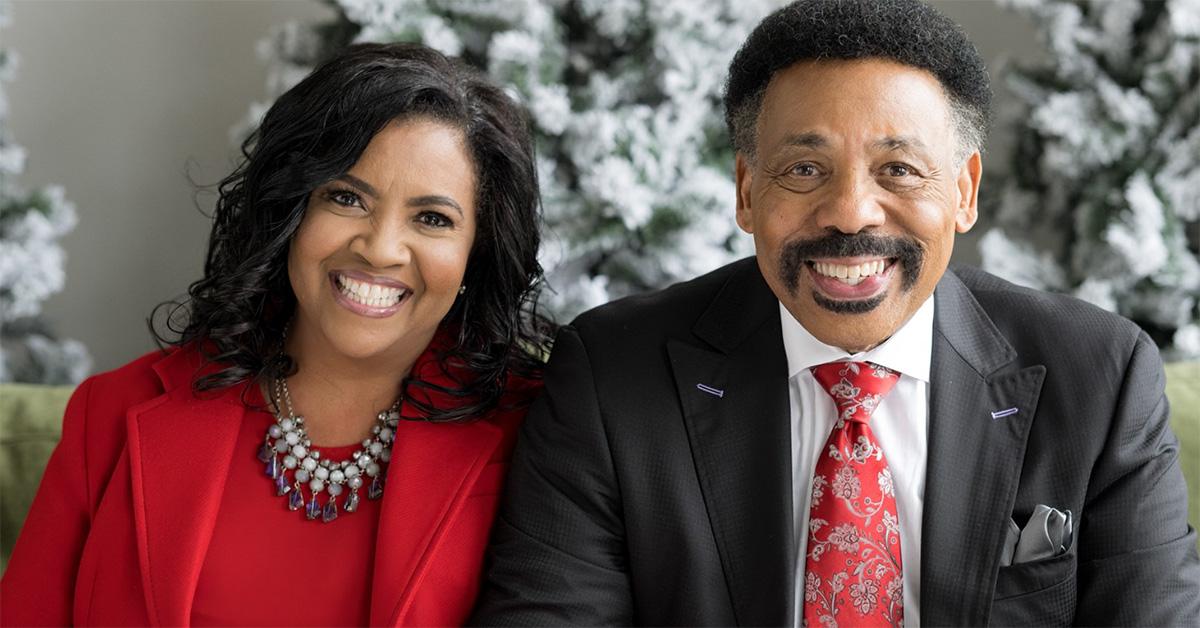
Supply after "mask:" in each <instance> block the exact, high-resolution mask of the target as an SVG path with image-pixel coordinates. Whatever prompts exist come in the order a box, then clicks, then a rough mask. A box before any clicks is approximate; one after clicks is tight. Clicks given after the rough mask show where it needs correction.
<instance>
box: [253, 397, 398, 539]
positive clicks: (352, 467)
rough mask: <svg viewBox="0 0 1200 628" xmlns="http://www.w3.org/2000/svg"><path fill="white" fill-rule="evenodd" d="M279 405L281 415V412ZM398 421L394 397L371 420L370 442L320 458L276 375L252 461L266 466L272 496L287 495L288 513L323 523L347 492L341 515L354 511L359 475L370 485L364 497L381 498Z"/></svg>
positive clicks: (335, 512) (334, 516) (332, 516)
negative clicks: (271, 415)
mask: <svg viewBox="0 0 1200 628" xmlns="http://www.w3.org/2000/svg"><path fill="white" fill-rule="evenodd" d="M284 406H286V407H287V416H284V415H283V412H282V410H283V407H284ZM399 420H400V399H397V400H396V403H393V404H392V407H390V408H388V409H387V410H384V411H383V412H380V413H379V415H378V416H377V417H375V421H376V424H375V425H374V426H373V427H372V428H371V438H368V439H366V440H364V441H363V442H362V449H359V450H357V451H355V452H354V453H353V454H351V455H350V458H349V459H347V460H342V461H341V462H333V461H330V460H322V459H321V452H319V451H317V450H315V449H312V441H310V440H309V439H308V432H307V430H305V428H304V417H303V416H296V413H295V412H293V411H292V396H291V394H290V393H289V392H288V386H287V380H285V379H284V378H282V377H278V378H276V379H275V423H273V424H272V425H271V427H269V428H267V435H266V437H265V438H264V439H263V446H262V449H260V450H259V451H258V459H259V460H260V461H262V462H263V463H264V464H266V465H267V467H266V473H267V476H268V477H270V478H271V480H273V481H274V482H275V494H276V495H277V496H279V497H283V496H285V495H286V496H287V507H288V509H289V510H300V509H301V508H303V509H304V516H305V517H307V518H308V519H309V520H310V521H311V520H314V519H316V518H317V517H318V516H319V517H321V521H324V522H325V523H329V522H330V521H333V520H334V519H337V516H338V502H337V500H338V497H339V496H340V495H341V494H342V493H344V492H346V490H347V489H348V490H349V494H348V495H347V496H346V499H345V501H344V502H343V503H342V508H343V509H344V510H345V511H346V512H354V511H356V510H358V489H360V488H362V485H363V482H364V479H363V478H364V476H365V477H366V478H370V482H371V483H370V486H369V487H368V488H367V497H368V498H369V499H379V498H380V497H383V478H384V473H383V465H384V464H387V462H388V461H389V460H391V459H392V440H393V439H394V438H395V435H396V423H397V422H399ZM280 456H282V459H281V458H280ZM289 474H291V479H290V480H289V479H288V475H289ZM306 486H307V487H308V491H309V493H310V495H311V496H310V497H309V499H308V500H307V504H306V502H305V498H304V488H305V487H306ZM321 493H327V494H328V495H329V498H328V499H327V500H326V501H325V504H324V505H323V506H322V504H321V503H320V502H319V501H318V499H317V497H318V496H319V495H320V494H321Z"/></svg>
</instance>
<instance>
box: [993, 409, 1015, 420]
mask: <svg viewBox="0 0 1200 628" xmlns="http://www.w3.org/2000/svg"><path fill="white" fill-rule="evenodd" d="M1016 413H1017V409H1016V408H1009V409H1007V410H1001V411H999V412H993V413H992V420H993V421H995V420H996V419H1003V418H1004V417H1006V416H1012V415H1014V414H1016Z"/></svg>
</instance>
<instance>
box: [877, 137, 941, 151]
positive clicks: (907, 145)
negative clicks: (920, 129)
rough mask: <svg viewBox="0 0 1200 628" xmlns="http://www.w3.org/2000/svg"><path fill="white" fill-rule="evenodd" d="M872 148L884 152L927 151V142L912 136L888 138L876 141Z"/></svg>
mask: <svg viewBox="0 0 1200 628" xmlns="http://www.w3.org/2000/svg"><path fill="white" fill-rule="evenodd" d="M871 147H872V148H875V149H883V150H920V151H923V150H927V149H928V147H927V146H926V145H925V142H922V141H921V140H920V139H918V138H916V137H913V136H911V135H896V136H888V137H884V138H881V139H878V140H875V142H874V143H872V144H871Z"/></svg>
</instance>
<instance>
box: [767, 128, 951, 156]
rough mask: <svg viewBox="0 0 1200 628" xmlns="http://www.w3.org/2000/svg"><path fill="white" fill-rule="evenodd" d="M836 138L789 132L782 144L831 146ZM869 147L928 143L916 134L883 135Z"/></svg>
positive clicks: (901, 147) (887, 148)
mask: <svg viewBox="0 0 1200 628" xmlns="http://www.w3.org/2000/svg"><path fill="white" fill-rule="evenodd" d="M836 143H837V142H836V140H835V139H833V138H831V137H828V136H826V135H825V134H823V133H820V132H817V131H808V132H803V133H789V134H787V135H785V136H784V137H783V139H782V140H781V141H780V146H785V147H795V148H812V149H821V148H831V147H833V146H835V144H836ZM867 148H870V149H872V150H878V151H902V150H928V148H929V146H928V144H927V143H926V142H925V141H923V140H922V139H921V138H919V137H917V136H915V135H883V136H880V137H877V138H874V139H869V140H868V142H867Z"/></svg>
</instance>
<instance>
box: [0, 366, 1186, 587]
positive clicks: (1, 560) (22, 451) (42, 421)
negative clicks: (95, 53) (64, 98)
mask: <svg viewBox="0 0 1200 628" xmlns="http://www.w3.org/2000/svg"><path fill="white" fill-rule="evenodd" d="M70 396H71V389H70V388H68V387H52V386H31V385H24V384H0V546H2V548H0V549H2V550H3V553H2V555H0V569H3V565H4V564H5V563H7V562H8V555H9V552H10V551H11V550H12V546H13V542H14V541H15V540H16V536H17V532H18V531H19V530H20V529H21V522H22V521H24V519H25V511H26V510H27V509H28V508H29V504H30V502H32V501H33V495H34V492H35V491H36V490H37V484H38V480H39V478H41V475H42V470H43V469H44V468H45V466H46V459H47V458H48V457H49V456H50V452H51V450H53V449H54V444H55V443H56V442H58V436H59V428H60V423H61V419H62V413H63V409H64V408H65V407H66V405H67V399H68V398H69V397H70ZM1167 397H1168V398H1169V399H1170V401H1171V425H1172V427H1173V429H1174V430H1175V434H1176V435H1177V436H1178V437H1179V440H1180V443H1181V449H1182V451H1181V455H1180V457H1181V459H1182V462H1183V473H1184V477H1186V478H1187V483H1188V500H1189V505H1188V507H1189V520H1190V521H1191V522H1192V526H1194V527H1197V528H1200V362H1182V363H1175V364H1170V365H1168V366H1167Z"/></svg>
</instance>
